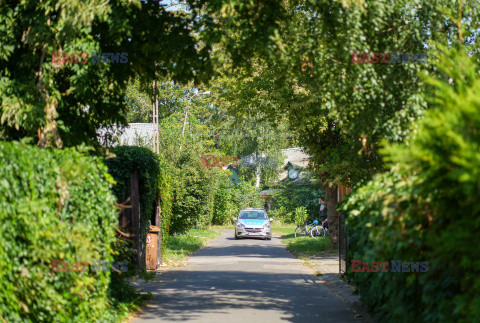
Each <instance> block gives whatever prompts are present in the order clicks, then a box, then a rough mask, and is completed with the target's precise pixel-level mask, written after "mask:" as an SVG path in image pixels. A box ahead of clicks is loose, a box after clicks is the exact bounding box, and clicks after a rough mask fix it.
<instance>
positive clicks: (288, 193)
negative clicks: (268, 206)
mask: <svg viewBox="0 0 480 323" xmlns="http://www.w3.org/2000/svg"><path fill="white" fill-rule="evenodd" d="M272 189H274V190H275V193H274V195H273V199H274V201H275V210H274V211H272V212H274V213H273V214H272V216H274V217H278V219H281V220H282V221H283V222H286V223H292V222H295V220H294V219H293V215H294V213H295V209H296V208H297V207H300V206H304V207H305V208H306V211H307V214H308V216H307V219H308V220H312V221H313V219H315V218H318V212H319V204H318V199H319V198H320V197H324V196H325V193H324V192H323V190H322V187H321V185H320V183H319V182H318V181H316V180H312V178H307V177H306V178H305V183H304V184H302V185H298V184H292V183H290V180H288V179H287V180H285V181H284V182H283V183H281V184H280V185H278V186H274V187H272Z"/></svg>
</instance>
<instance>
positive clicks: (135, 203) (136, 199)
mask: <svg viewBox="0 0 480 323" xmlns="http://www.w3.org/2000/svg"><path fill="white" fill-rule="evenodd" d="M130 194H131V200H132V213H131V214H132V221H131V223H132V226H133V232H134V234H135V247H136V249H137V266H138V268H139V269H140V270H143V267H144V266H143V264H142V255H141V252H142V245H141V243H140V194H139V188H138V175H137V171H136V170H135V171H134V172H133V174H132V177H131V180H130Z"/></svg>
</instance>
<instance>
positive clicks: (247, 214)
mask: <svg viewBox="0 0 480 323" xmlns="http://www.w3.org/2000/svg"><path fill="white" fill-rule="evenodd" d="M238 218H239V219H251V220H266V219H267V213H265V212H262V211H243V212H240V216H239V217H238Z"/></svg>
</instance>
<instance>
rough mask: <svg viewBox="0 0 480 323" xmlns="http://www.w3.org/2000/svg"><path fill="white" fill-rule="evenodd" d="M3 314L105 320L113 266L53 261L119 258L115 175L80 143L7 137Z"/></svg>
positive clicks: (0, 282)
mask: <svg viewBox="0 0 480 323" xmlns="http://www.w3.org/2000/svg"><path fill="white" fill-rule="evenodd" d="M0 161H1V162H0V223H1V225H0V243H1V246H2V247H1V248H0V291H1V292H0V317H1V318H2V319H3V321H7V322H27V321H32V322H67V321H71V320H72V319H73V318H74V319H75V321H77V322H91V321H93V320H102V318H105V315H107V314H108V313H109V311H108V310H109V308H110V305H109V304H108V300H107V287H108V284H109V277H110V273H108V272H102V273H91V272H85V273H71V272H52V261H53V260H62V261H67V262H82V261H87V262H93V261H96V260H101V261H112V260H113V259H112V256H111V251H112V250H111V244H112V242H113V241H114V237H115V236H114V229H113V226H114V225H116V224H117V212H116V210H115V208H114V206H113V203H114V202H115V198H114V196H113V194H112V193H111V183H112V182H113V180H112V179H111V176H110V175H109V174H108V173H107V169H106V167H105V166H104V165H103V164H102V163H101V161H100V160H99V159H98V158H95V157H89V156H86V154H85V153H83V152H79V151H77V150H75V149H65V150H44V149H39V148H37V147H34V146H29V145H25V144H22V143H18V142H1V143H0Z"/></svg>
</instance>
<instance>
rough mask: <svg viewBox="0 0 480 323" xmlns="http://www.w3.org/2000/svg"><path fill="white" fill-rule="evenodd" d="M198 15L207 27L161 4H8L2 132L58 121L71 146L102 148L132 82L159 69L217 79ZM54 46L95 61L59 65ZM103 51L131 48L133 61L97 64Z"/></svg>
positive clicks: (0, 88) (1, 58) (2, 15)
mask: <svg viewBox="0 0 480 323" xmlns="http://www.w3.org/2000/svg"><path fill="white" fill-rule="evenodd" d="M195 5H198V6H202V3H198V4H195ZM195 5H193V4H192V6H193V8H194V7H195ZM193 8H192V9H193ZM195 19H197V20H196V22H197V23H199V24H203V23H202V22H201V21H199V20H198V18H197V17H195V15H193V14H190V15H186V14H178V13H176V12H174V11H171V10H169V11H167V10H165V9H164V8H163V7H162V6H160V5H159V4H158V2H155V1H144V2H141V1H109V2H105V1H102V0H92V1H89V2H85V1H81V0H71V1H44V2H41V3H34V2H31V1H16V2H6V1H2V2H1V3H0V21H1V22H2V23H1V25H2V28H1V32H0V34H1V36H0V47H1V49H0V80H1V81H0V116H1V118H0V125H1V126H2V127H1V128H2V130H3V131H0V132H1V133H2V135H3V137H5V138H6V139H17V138H19V137H25V136H26V137H32V138H36V137H37V130H38V129H39V128H43V127H44V126H47V125H52V126H53V125H54V122H53V121H54V120H57V121H58V124H57V126H58V129H59V133H60V136H61V138H62V139H63V143H64V144H65V145H66V146H73V145H77V144H79V143H88V144H91V145H97V141H96V138H97V133H96V131H97V129H98V128H100V127H101V126H102V127H109V126H111V125H113V124H117V123H124V122H125V112H126V107H127V105H126V104H125V102H124V98H125V94H126V87H127V84H128V82H129V81H130V80H132V79H134V78H135V77H138V78H141V79H142V80H143V81H145V82H146V83H149V84H152V83H151V81H152V80H153V78H154V77H153V76H154V75H155V73H156V74H157V75H166V74H168V75H169V77H171V78H172V79H173V80H175V81H188V80H196V81H206V80H207V79H208V78H209V77H210V75H211V73H212V68H211V67H212V63H211V60H208V59H207V58H208V57H209V55H208V52H209V48H210V46H209V45H208V44H206V43H203V44H202V46H199V45H198V39H197V37H195V36H194V34H193V30H194V29H195V28H196V26H198V25H197V23H194V21H195ZM206 23H213V22H211V21H210V22H206ZM19 35H20V36H19ZM21 35H25V37H21ZM27 35H28V36H27ZM158 39H162V41H161V42H158V41H157V40H158ZM216 41H218V39H217V40H216ZM52 51H62V52H63V53H66V54H72V53H88V55H89V58H88V59H87V60H88V62H87V63H65V64H57V63H54V62H53V60H54V59H52V54H51V52H52ZM98 51H100V52H102V53H128V62H127V63H92V62H91V61H90V59H91V56H92V52H98ZM175 57H177V58H178V57H181V59H180V60H178V59H174V58H175ZM57 112H58V115H55V114H56V113H57ZM49 113H51V116H49V115H48V114H49ZM52 119H53V120H52ZM54 130H55V129H53V131H54Z"/></svg>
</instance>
